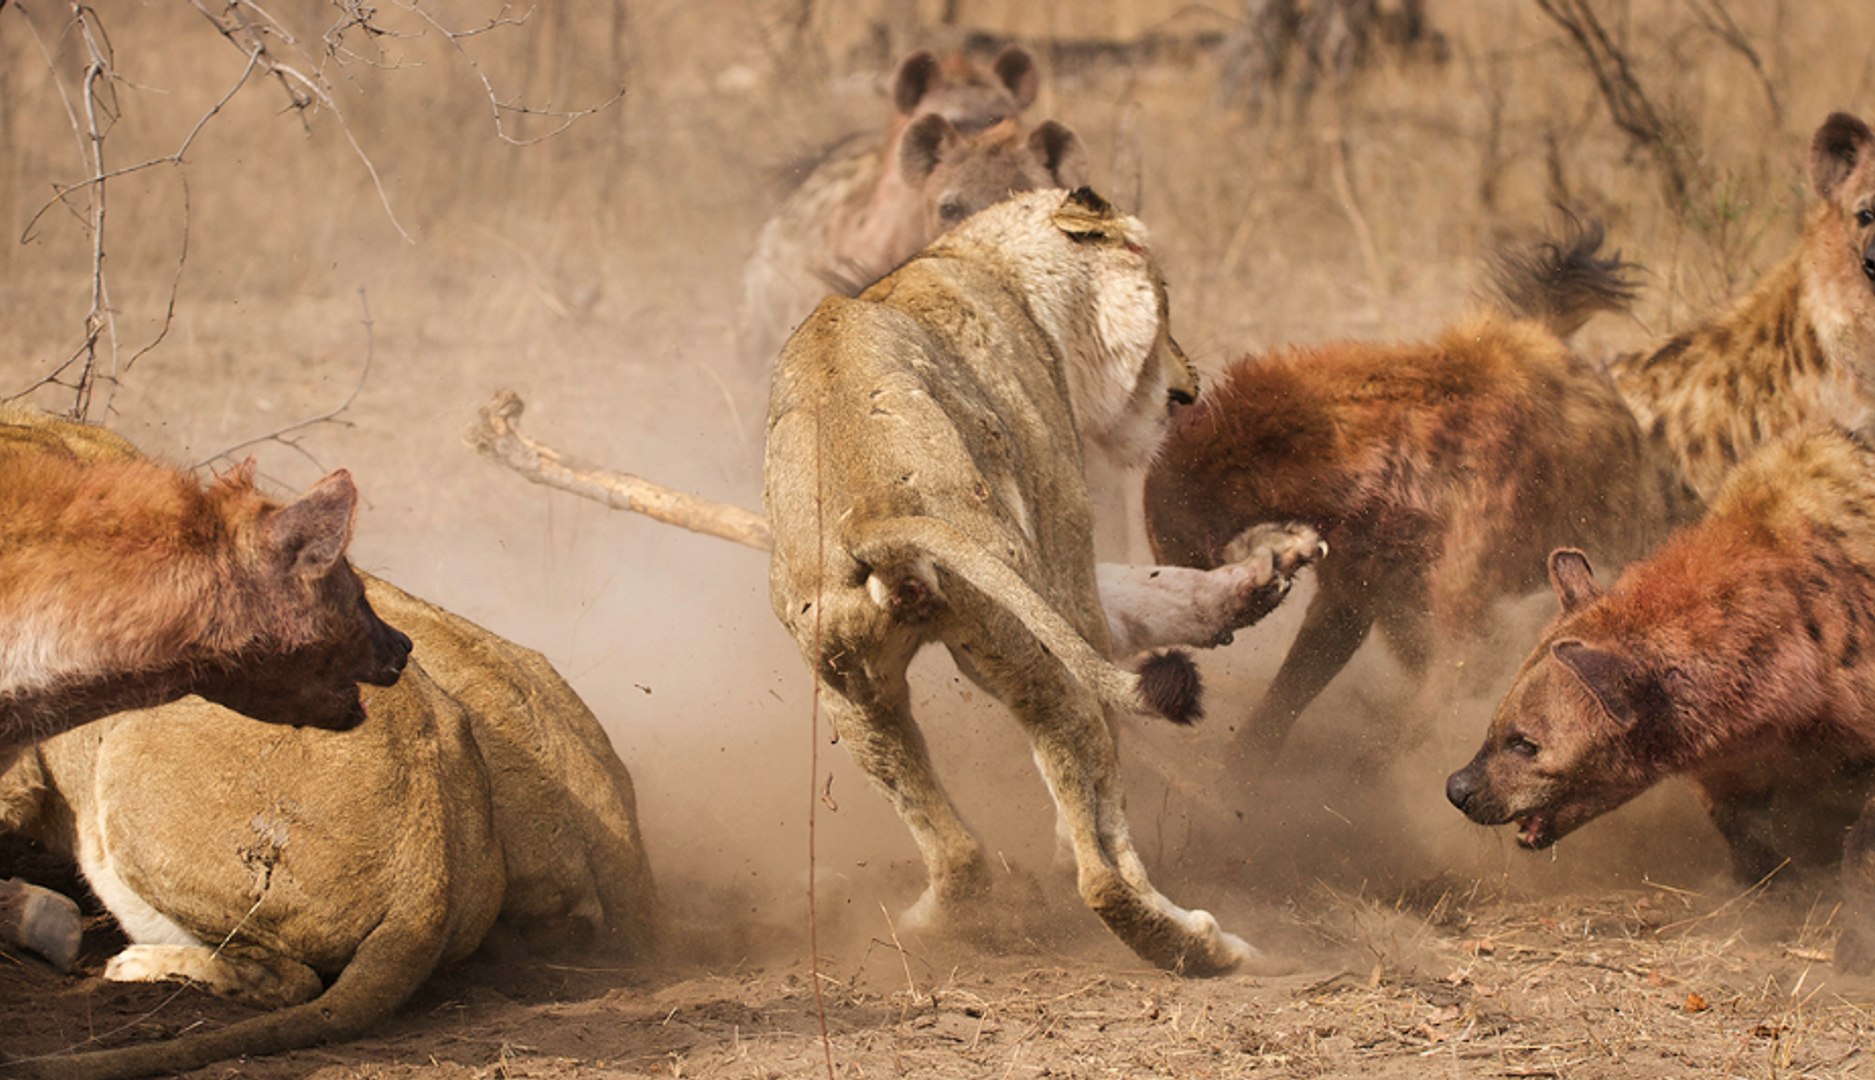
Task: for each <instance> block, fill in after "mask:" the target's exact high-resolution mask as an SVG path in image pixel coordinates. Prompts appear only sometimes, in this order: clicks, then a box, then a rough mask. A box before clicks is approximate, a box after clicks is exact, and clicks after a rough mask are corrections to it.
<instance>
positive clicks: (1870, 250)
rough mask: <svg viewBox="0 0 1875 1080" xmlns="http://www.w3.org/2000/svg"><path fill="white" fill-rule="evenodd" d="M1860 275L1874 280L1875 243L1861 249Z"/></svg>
mask: <svg viewBox="0 0 1875 1080" xmlns="http://www.w3.org/2000/svg"><path fill="white" fill-rule="evenodd" d="M1862 276H1863V277H1865V278H1868V279H1869V280H1870V281H1875V244H1870V245H1869V246H1868V247H1865V248H1863V249H1862Z"/></svg>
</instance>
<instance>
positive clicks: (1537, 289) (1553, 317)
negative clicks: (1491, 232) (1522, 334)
mask: <svg viewBox="0 0 1875 1080" xmlns="http://www.w3.org/2000/svg"><path fill="white" fill-rule="evenodd" d="M1604 238H1605V233H1604V230H1603V229H1602V223H1601V222H1600V221H1597V220H1595V219H1594V218H1590V219H1588V220H1586V221H1584V220H1583V219H1581V218H1578V217H1576V216H1575V215H1573V214H1571V215H1569V216H1568V217H1567V218H1566V219H1565V220H1564V222H1563V227H1562V229H1561V230H1560V235H1552V236H1546V237H1544V238H1542V239H1541V240H1539V241H1537V242H1536V243H1533V244H1530V245H1528V246H1526V247H1521V248H1504V249H1501V250H1499V251H1498V252H1497V253H1496V254H1495V255H1493V256H1492V257H1491V267H1490V273H1491V291H1492V293H1493V294H1494V295H1493V300H1494V302H1495V303H1496V304H1497V305H1498V306H1500V307H1502V308H1503V309H1504V310H1506V311H1508V312H1510V313H1511V314H1513V315H1516V316H1518V317H1519V318H1524V319H1534V320H1536V321H1537V322H1540V323H1542V324H1543V325H1545V326H1547V327H1549V328H1550V331H1551V332H1552V333H1554V334H1555V335H1556V336H1557V337H1562V338H1566V337H1568V336H1569V335H1571V334H1573V333H1575V332H1576V331H1577V330H1580V329H1581V328H1582V324H1583V323H1585V322H1588V321H1589V318H1590V316H1592V315H1594V314H1595V313H1596V312H1598V311H1626V310H1627V309H1628V307H1629V305H1631V304H1633V303H1634V299H1635V297H1636V296H1637V295H1639V291H1640V287H1639V286H1638V285H1637V284H1636V283H1635V280H1634V275H1635V274H1637V273H1638V272H1639V271H1640V269H1641V268H1640V266H1639V265H1638V264H1636V263H1631V262H1628V261H1626V260H1624V259H1622V257H1621V253H1620V252H1618V251H1617V252H1615V253H1614V254H1612V255H1609V256H1607V257H1605V258H1604V257H1603V256H1602V254H1601V246H1602V240H1603V239H1604Z"/></svg>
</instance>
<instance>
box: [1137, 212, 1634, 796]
mask: <svg viewBox="0 0 1875 1080" xmlns="http://www.w3.org/2000/svg"><path fill="white" fill-rule="evenodd" d="M1601 240H1602V230H1601V228H1600V227H1599V226H1598V225H1597V226H1592V227H1589V228H1587V229H1582V230H1579V231H1575V232H1574V233H1573V234H1572V235H1570V236H1568V237H1566V238H1562V239H1558V240H1555V241H1552V242H1549V243H1547V244H1545V245H1543V246H1541V247H1540V248H1538V249H1536V252H1535V253H1534V254H1532V255H1530V256H1514V257H1507V258H1505V259H1503V260H1502V261H1501V263H1500V267H1499V281H1498V288H1499V291H1500V292H1501V293H1502V294H1503V303H1502V304H1500V305H1499V307H1500V308H1501V309H1503V310H1493V311H1488V312H1484V313H1481V314H1479V315H1477V316H1474V317H1472V318H1470V319H1467V320H1464V321H1461V322H1459V323H1456V324H1454V325H1453V326H1452V327H1451V328H1449V329H1448V330H1446V331H1445V332H1444V333H1443V334H1441V335H1439V337H1437V338H1436V339H1434V340H1432V341H1429V342H1423V343H1413V344H1406V345H1378V344H1367V343H1353V342H1343V343H1336V344H1330V345H1325V346H1318V347H1313V348H1294V349H1285V350H1278V351H1275V352H1271V353H1266V354H1263V355H1260V356H1251V357H1246V358H1244V359H1242V360H1239V361H1238V362H1237V363H1235V364H1233V365H1232V366H1231V367H1229V368H1228V369H1226V370H1225V372H1224V374H1223V376H1222V377H1221V378H1220V379H1219V380H1218V381H1217V383H1216V384H1215V385H1214V386H1212V387H1210V388H1208V389H1207V390H1206V391H1205V393H1204V395H1203V396H1202V397H1201V398H1200V399H1199V401H1198V402H1197V404H1195V405H1193V406H1190V407H1188V408H1185V409H1183V410H1181V411H1180V412H1179V414H1178V415H1177V417H1176V418H1175V420H1174V421H1173V424H1172V428H1171V431H1170V432H1169V434H1168V435H1167V436H1166V439H1165V442H1164V443H1163V444H1162V446H1161V447H1160V450H1159V454H1158V457H1157V459H1156V460H1155V461H1154V463H1153V466H1152V469H1151V471H1150V472H1149V473H1148V474H1147V476H1146V494H1145V505H1146V528H1147V533H1148V536H1149V538H1150V540H1151V542H1152V550H1153V555H1154V558H1155V561H1157V562H1162V563H1172V564H1175V565H1181V566H1192V567H1198V568H1207V567H1212V566H1217V565H1221V564H1224V563H1228V562H1230V561H1232V560H1233V558H1235V553H1234V547H1235V545H1236V543H1237V539H1236V538H1237V537H1239V536H1241V535H1242V534H1243V533H1244V530H1246V529H1250V528H1252V527H1255V526H1258V525H1262V524H1266V523H1273V522H1288V521H1297V522H1304V523H1306V524H1308V525H1311V526H1313V527H1314V528H1315V529H1316V530H1318V531H1319V532H1320V533H1321V536H1322V539H1323V540H1325V541H1326V542H1327V544H1328V552H1329V554H1328V556H1327V557H1326V558H1324V559H1323V560H1322V561H1321V562H1320V563H1319V564H1318V565H1317V566H1316V569H1315V574H1316V584H1317V589H1316V593H1315V596H1314V598H1313V599H1312V600H1311V601H1310V604H1309V609H1308V613H1307V615H1306V617H1305V618H1304V619H1303V622H1302V628H1301V630H1300V631H1299V632H1298V634H1297V636H1296V639H1295V641H1294V643H1293V644H1292V645H1291V646H1290V649H1289V653H1288V655H1287V656H1286V657H1285V658H1284V660H1283V663H1282V666H1281V668H1280V669H1279V670H1278V671H1277V673H1276V677H1275V679H1274V681H1273V682H1272V683H1271V684H1270V688H1269V691H1268V692H1267V693H1266V694H1265V695H1264V698H1263V700H1262V701H1261V702H1259V703H1258V705H1257V706H1256V708H1255V710H1254V711H1253V712H1252V713H1251V715H1250V717H1249V718H1248V721H1247V723H1245V724H1244V725H1243V726H1242V728H1241V729H1240V730H1239V732H1238V735H1237V741H1236V747H1235V750H1234V754H1235V755H1236V757H1237V758H1238V763H1237V764H1238V769H1237V771H1238V772H1239V773H1243V774H1254V773H1256V772H1258V771H1260V770H1261V769H1263V768H1264V767H1266V766H1267V764H1268V763H1269V762H1270V761H1271V760H1273V759H1274V758H1275V757H1276V756H1277V755H1278V754H1279V753H1280V752H1281V749H1282V745H1283V743H1284V741H1285V740H1286V739H1287V737H1288V734H1289V731H1290V729H1291V728H1292V727H1293V726H1294V724H1295V722H1296V719H1297V718H1298V717H1299V716H1300V715H1301V714H1302V712H1303V710H1304V709H1306V708H1307V707H1308V706H1309V704H1310V703H1311V702H1312V701H1314V699H1315V697H1316V696H1317V695H1318V694H1320V693H1321V691H1322V690H1323V688H1325V687H1326V686H1327V684H1328V683H1329V681H1330V680H1332V679H1333V678H1334V677H1335V675H1336V674H1337V673H1339V672H1340V670H1341V669H1342V667H1343V666H1345V665H1346V664H1347V662H1348V661H1349V660H1350V659H1351V658H1352V657H1353V656H1354V653H1355V651H1356V650H1357V649H1358V648H1359V647H1360V645H1361V643H1362V642H1363V641H1364V640H1365V639H1366V637H1367V634H1368V632H1369V631H1370V630H1371V629H1372V628H1374V627H1376V626H1378V627H1379V628H1380V631H1381V633H1382V634H1383V635H1384V636H1385V638H1386V641H1387V644H1388V645H1389V646H1391V647H1392V651H1393V652H1394V654H1395V655H1396V656H1397V657H1398V658H1399V660H1400V661H1401V662H1402V663H1403V664H1404V665H1405V666H1406V667H1407V668H1408V669H1409V671H1411V672H1412V674H1413V675H1414V676H1415V678H1416V679H1419V680H1420V681H1421V682H1422V687H1423V689H1422V695H1423V696H1422V700H1423V701H1425V702H1426V703H1428V704H1430V703H1431V702H1433V701H1436V700H1437V699H1438V698H1439V696H1440V691H1441V690H1445V689H1454V688H1455V687H1454V685H1453V682H1454V679H1455V673H1456V671H1457V669H1458V665H1459V663H1460V662H1461V661H1462V660H1464V659H1465V657H1466V656H1467V655H1468V654H1469V653H1470V651H1471V649H1472V647H1473V646H1474V645H1475V644H1476V643H1477V642H1479V641H1481V640H1485V639H1487V638H1488V636H1489V628H1490V625H1491V624H1490V618H1489V616H1490V613H1491V610H1492V607H1493V605H1495V604H1496V603H1497V602H1498V601H1499V600H1503V599H1506V598H1511V597H1517V596H1522V595H1525V594H1527V593H1530V592H1532V591H1535V590H1537V589H1540V588H1541V587H1542V584H1543V559H1544V556H1545V555H1547V554H1548V552H1549V551H1550V549H1551V548H1553V547H1555V546H1557V545H1558V544H1562V543H1572V544H1579V545H1582V546H1586V547H1589V548H1591V549H1593V550H1595V551H1596V552H1597V553H1598V554H1599V555H1601V556H1603V557H1606V558H1610V559H1616V560H1625V559H1629V558H1634V557H1637V556H1639V555H1641V554H1643V553H1645V552H1646V551H1647V550H1649V549H1650V548H1651V547H1652V545H1653V544H1654V543H1656V542H1658V541H1659V540H1660V539H1661V538H1663V537H1664V536H1665V534H1666V531H1667V522H1668V520H1669V516H1670V509H1669V506H1668V503H1667V500H1666V498H1665V495H1664V493H1663V490H1662V488H1663V485H1662V483H1661V469H1660V468H1659V467H1658V466H1657V465H1655V464H1653V463H1652V462H1651V461H1650V460H1649V458H1648V454H1647V450H1646V447H1645V445H1644V443H1643V440H1642V438H1641V433H1640V430H1639V428H1637V427H1636V426H1635V423H1634V418H1633V416H1632V415H1630V414H1629V412H1628V411H1627V409H1626V408H1625V407H1624V406H1623V405H1622V402H1621V399H1620V397H1619V396H1618V395H1617V394H1616V393H1615V390H1614V387H1613V386H1612V385H1611V384H1610V383H1609V381H1608V379H1607V377H1606V376H1605V375H1604V374H1603V373H1602V372H1601V371H1599V370H1598V369H1597V368H1596V366H1595V365H1594V364H1592V363H1591V362H1589V361H1588V360H1586V359H1584V358H1583V357H1581V356H1578V355H1577V354H1576V353H1574V352H1573V351H1571V350H1570V349H1569V347H1568V346H1567V345H1566V344H1565V343H1564V341H1563V338H1562V336H1561V335H1565V334H1567V333H1570V332H1572V331H1573V330H1575V329H1576V328H1577V327H1579V326H1580V325H1581V323H1582V322H1583V321H1585V320H1586V319H1587V318H1588V317H1589V316H1590V315H1591V314H1593V312H1594V311H1595V310H1597V309H1602V308H1610V307H1620V306H1622V305H1623V304H1624V303H1625V302H1626V299H1627V297H1628V296H1629V294H1630V286H1629V285H1628V283H1627V281H1626V279H1625V278H1624V277H1623V268H1624V266H1625V264H1623V263H1622V262H1621V261H1620V259H1619V257H1618V256H1616V257H1614V258H1601V257H1599V255H1598V251H1599V248H1600V244H1601ZM1518 315H1523V316H1532V317H1530V318H1518V317H1517V316H1518Z"/></svg>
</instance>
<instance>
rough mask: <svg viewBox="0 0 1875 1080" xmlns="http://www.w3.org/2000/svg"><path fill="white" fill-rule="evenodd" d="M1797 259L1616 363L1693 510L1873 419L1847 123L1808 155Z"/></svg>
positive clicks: (1874, 310)
mask: <svg viewBox="0 0 1875 1080" xmlns="http://www.w3.org/2000/svg"><path fill="white" fill-rule="evenodd" d="M1810 184H1811V187H1812V188H1813V189H1814V190H1815V192H1816V194H1817V197H1818V200H1819V201H1818V202H1817V204H1816V206H1815V207H1814V208H1812V209H1811V211H1810V214H1809V218H1808V221H1807V223H1806V225H1805V227H1804V231H1803V239H1802V242H1801V244H1800V245H1799V246H1798V249H1797V250H1796V251H1795V252H1793V253H1792V254H1791V255H1790V256H1789V257H1788V258H1786V259H1785V260H1784V261H1783V262H1782V263H1780V264H1779V265H1778V266H1777V267H1776V268H1774V269H1773V270H1771V272H1770V273H1768V274H1766V275H1765V276H1764V278H1763V280H1761V281H1759V282H1758V284H1757V285H1756V286H1755V287H1754V288H1753V289H1752V291H1751V292H1750V293H1748V294H1746V295H1745V296H1744V297H1743V298H1742V299H1740V300H1739V301H1738V302H1737V303H1736V304H1734V305H1733V306H1732V308H1731V309H1730V310H1729V311H1726V312H1725V313H1723V314H1720V315H1717V316H1715V317H1713V318H1712V319H1710V320H1708V321H1706V322H1705V323H1702V324H1701V325H1699V326H1696V327H1694V328H1693V329H1691V330H1688V331H1686V332H1684V333H1681V334H1677V335H1675V336H1674V337H1672V338H1671V339H1669V340H1668V341H1666V342H1665V343H1664V344H1661V345H1659V346H1657V347H1655V348H1654V349H1652V350H1651V351H1647V352H1641V353H1635V354H1631V355H1627V356H1622V357H1619V358H1617V359H1616V360H1615V361H1614V363H1613V364H1612V365H1611V368H1610V374H1612V375H1613V377H1614V380H1615V385H1616V386H1618V387H1619V388H1620V390H1621V396H1622V397H1623V398H1624V399H1626V401H1627V402H1628V406H1629V407H1630V408H1631V409H1633V410H1634V415H1635V417H1636V419H1638V420H1639V421H1640V424H1641V428H1642V430H1643V431H1645V432H1647V434H1648V438H1649V440H1650V441H1651V442H1652V443H1653V444H1654V445H1655V446H1656V448H1657V449H1658V450H1659V451H1661V452H1662V453H1663V454H1664V455H1666V457H1667V459H1668V460H1670V461H1673V462H1675V463H1677V466H1678V469H1679V475H1680V479H1681V481H1682V482H1683V483H1684V485H1685V486H1686V489H1687V491H1688V492H1689V493H1690V494H1692V495H1693V496H1695V497H1697V498H1698V499H1699V500H1701V501H1702V502H1703V501H1705V500H1709V499H1711V498H1712V497H1713V495H1714V494H1715V493H1716V492H1717V491H1718V489H1719V486H1720V484H1721V483H1722V482H1723V481H1724V479H1725V476H1726V474H1727V473H1728V472H1730V471H1731V469H1732V467H1733V466H1734V465H1736V464H1737V463H1738V462H1739V461H1741V460H1743V459H1744V458H1746V457H1748V456H1750V454H1751V453H1752V451H1754V450H1756V449H1757V448H1758V447H1760V446H1763V445H1764V444H1766V443H1768V442H1771V441H1773V440H1775V439H1778V438H1781V437H1783V436H1786V435H1789V434H1791V433H1793V432H1796V431H1798V430H1800V429H1802V428H1803V427H1804V426H1805V425H1807V424H1814V423H1837V424H1841V425H1843V426H1845V427H1847V428H1849V429H1850V430H1865V429H1866V428H1867V426H1868V424H1869V422H1870V421H1871V420H1875V412H1872V411H1871V406H1872V405H1875V134H1872V133H1871V132H1870V130H1869V127H1868V125H1866V124H1864V123H1863V122H1862V121H1861V120H1859V119H1857V118H1856V117H1854V116H1851V115H1849V114H1847V113H1835V114H1833V115H1831V116H1830V117H1829V119H1828V120H1826V121H1824V122H1823V125H1822V126H1821V127H1819V128H1818V129H1817V131H1816V134H1815V136H1814V137H1813V138H1812V140H1811V144H1810Z"/></svg>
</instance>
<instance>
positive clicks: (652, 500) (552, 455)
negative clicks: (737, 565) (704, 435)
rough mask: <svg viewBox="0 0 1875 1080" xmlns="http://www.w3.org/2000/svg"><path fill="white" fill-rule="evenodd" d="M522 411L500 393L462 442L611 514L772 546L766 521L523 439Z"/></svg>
mask: <svg viewBox="0 0 1875 1080" xmlns="http://www.w3.org/2000/svg"><path fill="white" fill-rule="evenodd" d="M525 408H526V406H525V405H523V404H522V403H521V398H520V395H518V394H516V393H515V392H514V391H512V390H502V391H499V392H497V393H496V394H495V396H494V397H493V398H492V399H490V400H489V402H488V404H486V405H484V406H482V408H481V410H480V412H479V420H478V422H477V423H475V424H473V425H471V426H470V428H469V430H468V431H466V432H465V433H464V434H463V440H464V441H465V442H467V443H468V444H469V445H470V446H471V447H473V448H474V449H475V451H476V452H477V453H479V454H481V455H482V456H483V457H485V458H488V459H489V460H490V461H493V462H495V463H497V464H500V465H506V466H507V467H508V468H510V469H513V470H514V471H515V472H518V473H520V474H521V475H522V476H525V477H526V478H527V479H529V480H531V481H533V482H534V483H536V484H545V485H546V486H548V487H555V488H559V489H560V490H562V491H570V492H572V493H573V494H575V495H581V496H584V497H586V498H588V499H592V500H595V501H597V502H602V503H604V504H605V505H607V506H609V507H611V508H613V509H614V510H630V511H632V512H634V513H639V514H644V515H645V516H647V517H651V518H655V519H657V520H658V521H662V522H664V523H665V524H667V525H676V526H678V527H680V528H684V529H689V530H690V531H691V532H698V533H702V534H704V535H705V536H714V537H717V538H719V539H723V540H732V541H734V542H736V543H738V544H742V545H744V546H746V547H752V548H755V549H756V550H758V551H767V550H769V549H770V548H771V547H773V546H774V541H773V539H772V538H771V537H770V535H769V531H768V519H766V518H764V517H763V516H762V515H760V514H758V513H755V512H754V511H752V510H745V509H743V508H742V507H740V506H732V505H730V504H728V503H722V502H717V501H715V500H713V499H705V498H701V497H699V496H696V495H691V494H689V493H688V492H683V491H674V490H672V489H670V488H667V487H664V486H663V485H661V484H655V483H652V482H651V481H649V480H646V479H644V478H643V477H639V476H633V475H631V474H630V473H622V472H616V471H614V470H612V469H607V468H604V467H603V466H599V465H590V464H587V463H586V462H583V461H579V460H577V459H575V458H571V457H568V456H567V455H565V454H562V453H560V452H559V451H558V450H555V449H553V448H552V447H549V446H543V445H541V444H540V443H538V442H535V441H534V440H533V439H530V438H528V437H527V436H525V435H523V434H521V431H520V428H519V427H518V426H517V422H518V421H519V420H520V419H521V413H522V411H523V410H524V409H525Z"/></svg>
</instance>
